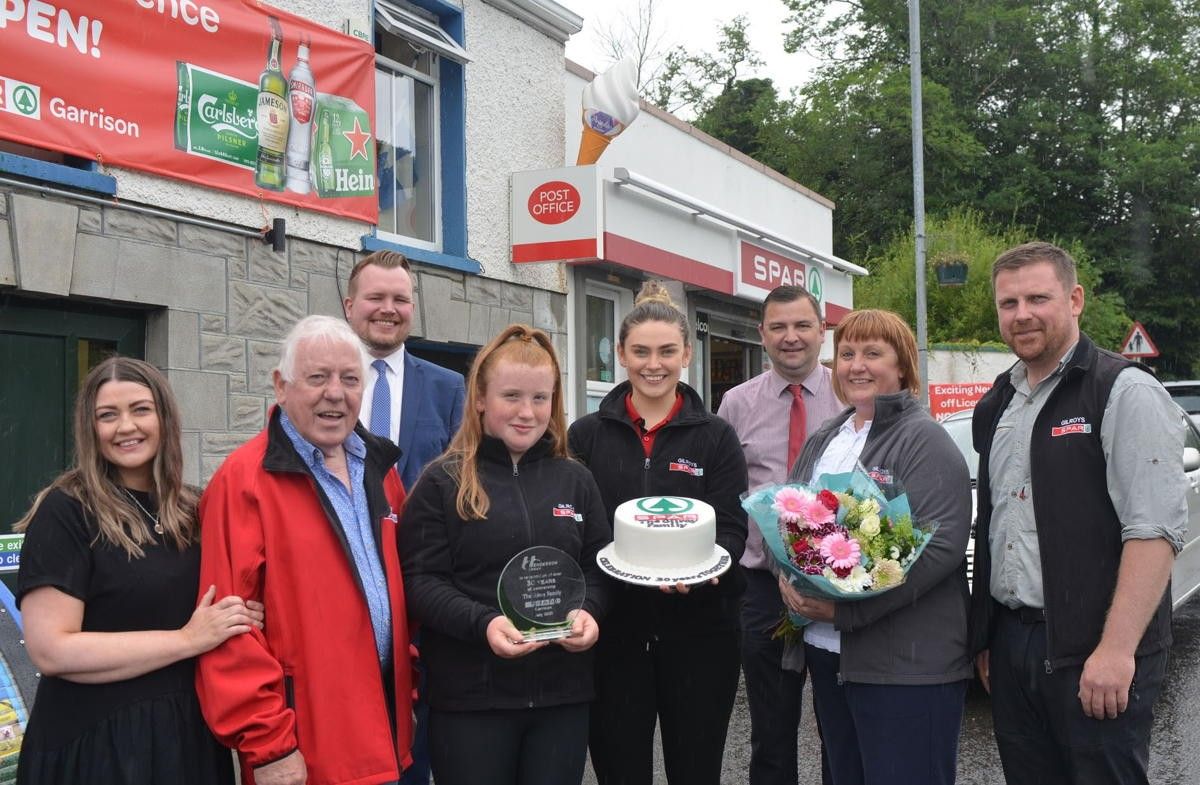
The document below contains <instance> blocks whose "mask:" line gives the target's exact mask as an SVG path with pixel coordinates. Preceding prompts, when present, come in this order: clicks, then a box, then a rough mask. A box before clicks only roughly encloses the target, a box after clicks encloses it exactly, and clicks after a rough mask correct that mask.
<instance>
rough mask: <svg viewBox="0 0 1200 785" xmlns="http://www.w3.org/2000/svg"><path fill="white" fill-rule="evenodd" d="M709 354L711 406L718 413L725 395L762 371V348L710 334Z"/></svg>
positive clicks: (757, 345)
mask: <svg viewBox="0 0 1200 785" xmlns="http://www.w3.org/2000/svg"><path fill="white" fill-rule="evenodd" d="M708 352H709V366H708V368H709V391H710V393H711V395H710V399H709V406H710V407H711V408H712V411H713V412H716V411H717V408H718V407H719V406H720V405H721V398H722V397H724V395H725V393H727V392H729V391H730V390H732V389H733V388H734V387H737V386H738V385H739V384H741V383H742V382H745V381H749V380H750V379H751V378H753V377H754V376H757V375H758V374H759V373H761V372H762V346H761V345H759V344H757V343H750V342H748V341H742V340H738V339H737V338H729V337H725V336H720V335H711V334H710V338H709V341H708Z"/></svg>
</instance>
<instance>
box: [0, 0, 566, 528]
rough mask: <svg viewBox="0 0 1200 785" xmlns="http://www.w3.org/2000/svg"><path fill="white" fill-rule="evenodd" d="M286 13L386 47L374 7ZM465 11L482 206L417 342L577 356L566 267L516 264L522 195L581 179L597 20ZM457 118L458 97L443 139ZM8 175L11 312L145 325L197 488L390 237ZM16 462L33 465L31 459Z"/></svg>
mask: <svg viewBox="0 0 1200 785" xmlns="http://www.w3.org/2000/svg"><path fill="white" fill-rule="evenodd" d="M273 4H274V5H276V6H278V7H280V8H282V9H284V10H287V11H291V12H292V13H295V14H298V15H300V16H304V17H307V18H309V19H312V20H314V21H317V22H320V23H323V24H326V25H328V26H330V27H334V28H339V29H340V28H341V27H342V25H343V22H344V21H345V20H347V19H349V20H351V21H352V22H357V23H358V24H359V25H365V27H366V29H368V30H369V29H370V20H371V18H372V16H371V15H372V12H373V6H372V3H371V2H370V0H274V2H273ZM415 5H417V6H424V7H431V6H438V5H440V6H443V7H444V6H446V5H447V3H445V2H444V1H443V0H425V1H424V2H421V1H420V0H418V2H416V3H415ZM460 7H461V11H462V23H463V28H464V29H465V47H466V49H467V51H468V52H469V55H470V57H471V62H470V63H468V64H467V65H465V66H464V71H463V73H464V74H465V76H464V84H465V99H463V101H462V104H461V106H462V112H463V114H465V121H461V120H460V122H463V123H464V125H465V130H464V134H463V135H464V136H465V139H464V141H465V143H464V144H463V145H462V149H460V150H458V151H455V150H446V149H443V151H442V168H443V170H445V169H446V167H448V166H449V167H457V168H458V169H459V170H461V171H459V172H457V173H455V172H449V173H448V174H449V176H455V175H456V174H457V175H458V176H464V175H465V198H464V199H463V200H462V201H463V204H462V205H458V206H455V205H452V204H451V205H443V210H446V211H449V212H451V213H453V211H454V210H458V211H459V212H460V213H462V212H464V211H465V220H466V227H467V229H466V252H465V254H459V255H458V257H457V258H455V259H449V260H447V259H445V258H443V257H444V254H439V253H427V254H421V253H414V254H411V256H412V257H413V258H415V259H417V264H416V276H415V284H416V298H417V306H418V307H417V309H416V314H415V317H414V324H413V330H412V335H413V337H414V338H417V339H420V341H421V342H422V343H423V344H425V345H428V346H432V348H433V349H435V350H436V349H438V348H445V349H446V350H447V351H449V352H451V353H453V352H454V351H456V350H457V351H465V352H469V351H471V350H473V349H474V348H475V347H477V346H479V345H481V344H483V343H485V342H486V341H487V340H489V339H490V338H491V336H493V335H494V334H495V333H496V332H498V331H499V330H500V329H501V328H502V327H504V326H506V325H508V324H509V323H511V322H528V323H532V324H534V325H536V326H537V327H540V328H542V329H545V330H547V331H548V332H550V333H551V334H552V335H553V337H554V340H555V343H556V345H557V346H558V347H559V349H560V350H561V351H562V352H563V353H564V356H565V353H566V347H567V344H566V329H567V326H566V310H567V309H566V297H565V292H566V288H567V281H566V278H565V276H564V273H563V270H562V268H561V266H560V265H544V266H543V265H540V266H526V267H514V266H513V265H512V264H510V262H509V242H508V177H509V174H510V173H511V172H512V171H516V170H521V169H533V168H548V167H554V166H561V165H562V163H563V136H564V118H563V112H562V95H563V90H564V79H565V72H564V65H563V62H564V61H563V45H564V42H565V40H566V38H567V37H568V36H569V35H570V34H571V33H573V32H576V31H578V29H579V27H580V22H581V20H580V19H579V18H578V17H577V16H575V15H574V14H572V13H571V12H570V11H568V10H566V9H565V8H562V7H561V6H558V5H557V4H556V3H554V2H551V0H463V2H462V3H461V6H460ZM360 29H361V28H360ZM443 89H445V88H443ZM445 104H446V101H445V96H443V102H442V121H443V122H445V121H446V114H445V111H446V106H445ZM461 116H462V115H460V117H461ZM456 156H457V160H455V159H456ZM8 162H9V164H10V165H9V166H8V167H6V171H5V172H3V173H2V174H0V297H3V296H5V295H14V294H15V295H17V296H19V297H20V298H21V301H22V302H29V303H35V304H36V305H38V306H40V307H41V308H51V309H52V308H54V307H55V306H56V305H58V304H61V305H59V307H62V308H64V309H66V308H67V307H68V306H67V305H66V304H67V303H71V304H72V307H73V306H75V305H78V304H80V303H82V304H85V306H86V305H88V304H90V305H92V306H95V308H96V309H97V312H102V311H103V309H104V308H106V307H110V308H124V309H128V308H131V307H132V308H135V309H142V310H143V311H144V314H145V331H146V332H145V335H146V338H145V356H146V358H147V359H148V360H149V361H150V362H152V363H154V364H155V365H157V366H159V367H160V368H162V369H164V370H165V371H166V373H167V375H168V377H169V379H170V381H171V384H172V387H173V388H174V390H175V392H176V394H177V395H178V397H179V399H180V402H181V404H182V408H183V428H184V458H185V472H186V479H187V480H188V481H189V482H193V483H203V482H205V481H206V480H207V479H208V478H209V477H210V476H211V475H212V473H213V472H214V471H215V470H216V468H217V467H218V466H219V465H220V463H221V461H222V460H223V459H224V457H225V456H226V455H228V453H229V452H231V451H232V450H233V449H235V448H236V447H237V446H239V445H240V444H242V443H243V442H244V441H245V440H246V439H248V438H249V437H251V436H252V435H254V434H255V433H256V432H257V431H258V430H260V429H261V428H262V427H263V425H264V423H265V416H266V412H267V410H268V407H269V405H270V404H271V403H272V402H273V399H274V396H273V391H272V387H271V371H272V369H273V368H274V366H275V364H276V362H277V359H278V351H279V342H280V341H281V340H282V338H283V336H284V334H285V333H286V331H287V330H288V328H289V327H290V326H291V325H292V324H294V323H295V322H296V321H297V320H298V319H300V318H301V317H303V316H305V315H307V314H329V315H334V316H341V314H342V309H341V305H340V301H341V297H342V294H343V292H344V289H345V283H346V277H347V275H348V273H349V271H350V269H351V267H352V266H353V264H354V262H355V261H356V259H357V258H359V257H360V256H361V254H362V253H364V250H363V249H364V247H373V246H372V241H371V240H370V239H364V237H367V238H370V236H371V235H372V234H374V227H372V226H370V225H366V224H362V223H359V222H356V221H352V220H346V219H340V218H337V217H331V216H328V215H323V214H319V213H314V212H309V211H304V210H299V209H294V208H290V207H286V206H283V205H276V204H266V205H260V203H259V202H258V201H256V200H253V199H246V198H242V197H238V196H235V195H231V194H227V193H224V192H220V191H216V190H211V189H205V188H201V187H198V186H193V185H190V184H187V183H183V182H179V181H174V180H168V179H165V178H160V177H155V176H151V175H148V174H145V173H141V172H136V171H129V170H118V169H110V168H104V169H101V170H100V171H99V173H92V174H91V175H89V176H90V177H91V178H99V179H101V180H104V179H105V178H106V177H111V181H108V182H113V183H115V195H113V196H112V197H107V196H105V195H104V194H103V193H101V194H99V195H97V194H96V193H95V191H94V190H93V191H91V193H89V192H88V190H87V188H86V187H85V189H84V190H82V191H78V190H76V189H75V187H73V186H72V184H70V183H66V184H64V183H62V182H59V183H54V182H47V181H46V180H45V179H39V178H38V176H37V173H38V172H39V171H41V170H38V169H37V168H36V166H35V167H34V170H33V171H34V174H33V176H22V173H21V171H20V169H21V167H20V166H19V165H18V166H17V167H15V169H16V171H14V167H13V166H12V165H11V164H12V159H11V157H9V161H8ZM18 164H20V162H19V161H18ZM443 176H447V173H446V172H445V171H443ZM142 208H150V209H152V210H153V211H157V213H156V214H149V213H147V212H144V211H142ZM276 217H282V218H285V219H286V221H287V235H288V237H287V249H286V252H284V253H275V252H273V251H272V250H271V247H270V246H269V245H267V244H264V243H263V242H262V241H261V239H259V238H257V237H248V236H245V235H244V234H238V233H237V231H239V230H240V231H244V230H245V229H257V228H258V227H261V226H262V225H263V223H264V221H265V220H266V219H268V218H276ZM189 219H201V220H203V221H207V222H211V224H212V225H206V226H201V225H195V224H194V223H189ZM376 244H377V243H376ZM3 315H4V314H3V310H2V309H0V319H3ZM5 372H6V373H13V369H11V368H10V369H6V371H5ZM4 452H5V453H7V454H9V455H15V454H17V450H16V447H15V446H14V445H8V446H6V447H5V448H4ZM6 523H7V522H6Z"/></svg>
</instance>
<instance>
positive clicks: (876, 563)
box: [742, 467, 937, 634]
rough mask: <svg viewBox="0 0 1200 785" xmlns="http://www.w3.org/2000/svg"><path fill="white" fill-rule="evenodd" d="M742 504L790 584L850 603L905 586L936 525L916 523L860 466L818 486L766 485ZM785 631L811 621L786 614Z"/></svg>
mask: <svg viewBox="0 0 1200 785" xmlns="http://www.w3.org/2000/svg"><path fill="white" fill-rule="evenodd" d="M742 506H743V507H744V508H745V509H746V512H748V513H749V514H750V517H751V518H752V519H753V520H754V523H755V525H757V526H758V528H759V530H760V531H761V532H762V536H763V542H764V544H765V546H766V548H767V549H768V550H769V551H770V553H771V556H772V557H773V558H774V559H775V562H776V564H778V565H779V567H780V570H781V571H782V574H783V575H785V576H787V579H788V581H789V582H790V583H792V585H795V586H799V585H800V584H801V583H803V584H807V585H806V586H804V588H803V589H802V591H803V593H804V594H809V595H814V596H817V597H822V598H824V599H829V600H837V601H846V600H850V601H853V600H858V599H862V598H865V597H873V596H875V595H876V594H879V593H881V592H885V591H888V590H890V589H894V588H895V587H897V586H899V585H900V584H902V583H904V579H905V577H906V576H907V575H908V571H909V569H910V568H911V567H912V565H913V564H914V563H915V562H916V560H917V558H918V557H919V556H920V555H921V552H922V551H924V550H925V546H926V545H927V544H928V543H929V540H930V539H931V538H932V537H933V533H934V531H935V530H936V529H937V524H933V523H930V524H922V525H917V524H914V523H913V520H912V513H911V511H910V510H909V506H908V496H907V495H906V494H903V493H900V494H899V495H896V496H894V497H893V498H891V499H888V498H887V497H886V496H885V494H884V492H883V491H882V490H881V489H880V488H879V486H878V485H877V484H876V483H875V481H874V480H872V479H871V478H870V477H869V476H868V475H867V473H866V472H865V471H863V470H862V468H861V467H860V468H858V469H855V470H854V471H853V472H846V473H843V474H824V475H821V477H819V478H818V479H817V482H816V485H815V486H814V487H808V486H804V485H798V484H785V485H768V486H765V487H763V488H760V489H758V490H756V491H754V492H752V493H750V494H748V495H747V496H746V498H745V499H743V500H742ZM788 616H789V618H788V619H785V620H784V623H783V625H781V627H780V630H779V633H782V634H787V633H790V632H794V631H796V630H797V629H798V628H799V627H803V626H804V625H806V624H808V623H809V621H808V620H807V619H804V618H803V617H800V616H797V615H796V614H790V613H789V614H788Z"/></svg>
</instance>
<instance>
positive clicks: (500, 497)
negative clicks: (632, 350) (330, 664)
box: [400, 324, 612, 785]
mask: <svg viewBox="0 0 1200 785" xmlns="http://www.w3.org/2000/svg"><path fill="white" fill-rule="evenodd" d="M466 411H468V412H470V413H473V415H474V416H467V417H464V418H463V424H462V427H461V428H460V429H459V431H458V433H457V434H456V435H455V436H454V440H453V441H452V442H451V443H450V447H449V449H448V450H447V451H446V452H445V454H443V455H442V456H441V457H440V458H438V459H437V460H436V461H434V462H433V463H432V464H430V466H429V467H428V468H427V469H426V470H425V472H424V474H422V475H421V478H420V479H419V480H418V481H417V484H416V485H415V486H414V487H413V489H412V492H411V493H410V494H409V496H408V500H407V502H406V503H405V506H404V512H403V520H402V521H401V523H400V553H401V554H402V557H403V571H404V588H405V593H406V595H407V602H408V609H409V613H410V615H411V616H412V618H413V619H414V621H415V622H417V623H419V624H420V625H421V627H422V633H421V634H422V646H421V655H422V658H423V660H424V662H425V664H426V667H427V669H428V670H427V673H428V696H427V699H428V701H429V706H430V720H429V746H430V758H431V761H432V764H433V776H434V779H435V780H436V781H437V782H438V785H476V783H482V782H486V783H495V785H527V784H531V785H562V784H563V783H572V782H575V783H578V782H580V781H581V780H582V779H583V768H584V762H585V760H586V757H587V728H588V702H589V701H591V700H592V697H593V680H592V653H591V651H589V650H590V649H591V647H592V645H593V644H594V643H595V642H596V638H597V635H598V634H599V627H598V625H597V622H596V619H597V618H598V617H599V616H600V615H601V611H602V610H603V609H604V607H605V598H606V594H607V588H608V587H607V581H606V579H605V578H604V576H603V575H602V573H600V570H599V567H598V566H597V564H596V554H597V552H599V550H600V549H601V548H602V547H603V546H604V545H605V544H606V543H607V542H608V541H609V540H611V539H612V536H611V531H612V529H611V527H610V525H609V519H608V515H607V514H606V511H605V509H604V505H603V502H602V501H601V497H600V492H599V490H598V489H597V488H596V483H595V481H594V480H593V479H592V476H591V475H590V474H589V473H588V471H587V469H585V468H584V467H583V466H581V465H580V464H579V463H578V462H576V461H573V460H571V459H570V458H569V457H568V453H567V427H566V419H565V417H564V414H563V392H562V375H561V372H560V369H559V365H558V360H557V358H556V357H555V355H554V348H553V344H552V343H551V341H550V338H549V336H547V335H546V334H545V333H544V332H542V331H541V330H535V329H533V328H531V327H527V326H525V325H519V324H518V325H512V326H510V327H508V328H507V329H506V330H504V331H503V332H502V333H500V335H498V336H497V337H496V338H494V339H493V340H492V341H491V343H489V344H488V345H487V346H485V347H484V348H483V349H482V350H480V352H479V354H478V355H476V357H475V362H474V365H473V366H472V369H471V375H470V378H469V380H468V382H467V401H466ZM533 546H552V547H554V548H557V549H559V550H561V551H565V552H566V553H567V554H568V555H569V556H570V557H571V558H572V559H574V560H575V561H576V562H578V564H579V565H580V566H581V567H582V569H583V574H584V579H585V585H586V593H585V598H584V602H583V608H582V609H581V610H580V611H578V613H577V614H576V615H575V616H574V617H573V625H572V633H573V634H572V635H571V636H570V637H565V638H560V639H557V640H554V641H549V642H548V641H539V642H523V641H522V634H521V632H520V631H518V630H517V628H516V627H515V626H514V624H513V623H512V621H510V620H509V619H508V618H507V617H506V616H504V615H503V614H502V613H501V611H500V609H499V607H498V600H497V584H498V583H499V580H500V575H501V571H502V570H503V569H504V568H505V566H506V565H507V564H508V563H509V561H510V560H511V559H512V558H513V557H514V556H516V555H517V554H518V553H520V552H522V551H524V550H525V549H527V548H530V547H533Z"/></svg>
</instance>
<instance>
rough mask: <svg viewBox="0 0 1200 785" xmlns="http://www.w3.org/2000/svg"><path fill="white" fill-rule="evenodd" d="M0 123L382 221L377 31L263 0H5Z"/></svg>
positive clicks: (28, 139) (25, 134) (12, 135)
mask: <svg viewBox="0 0 1200 785" xmlns="http://www.w3.org/2000/svg"><path fill="white" fill-rule="evenodd" d="M0 52H3V53H4V54H3V57H0V138H4V139H9V140H12V141H15V142H19V143H22V144H27V145H30V146H33V147H41V148H48V149H52V150H58V151H61V152H64V153H69V154H72V155H78V156H82V157H84V158H90V159H95V160H97V161H99V162H100V163H101V164H114V165H117V166H123V167H129V168H132V169H141V170H145V171H150V172H154V173H156V174H160V175H164V176H167V177H173V178H178V179H182V180H189V181H192V182H195V183H199V184H201V185H205V186H210V187H214V188H221V189H223V190H227V191H234V192H238V193H243V194H247V195H251V196H257V197H260V198H263V199H268V200H271V201H277V202H283V203H287V204H292V205H296V206H299V207H304V208H308V209H312V210H320V211H323V212H328V213H334V214H338V215H345V216H349V217H352V218H356V219H358V220H362V221H367V222H370V223H375V222H376V221H377V220H378V204H377V202H376V197H375V177H376V172H375V136H374V115H375V89H374V83H375V76H374V74H375V71H374V62H375V57H374V53H373V52H372V48H371V46H370V44H368V43H366V42H363V41H360V40H358V39H355V38H352V37H350V36H347V35H343V34H341V33H339V32H336V31H334V30H331V29H329V28H327V27H324V26H323V25H319V24H315V23H313V22H310V21H308V20H306V19H303V18H301V17H298V16H294V15H292V14H288V13H286V12H283V11H280V10H277V9H274V8H271V7H269V6H266V5H263V4H261V3H259V2H256V0H0Z"/></svg>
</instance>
